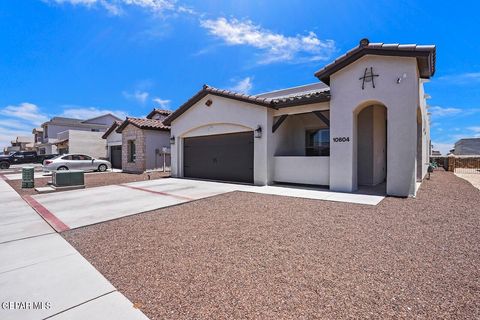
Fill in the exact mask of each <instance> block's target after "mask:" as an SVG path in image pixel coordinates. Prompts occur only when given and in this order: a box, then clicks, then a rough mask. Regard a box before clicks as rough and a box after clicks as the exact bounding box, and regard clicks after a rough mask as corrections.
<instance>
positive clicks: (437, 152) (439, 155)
mask: <svg viewBox="0 0 480 320" xmlns="http://www.w3.org/2000/svg"><path fill="white" fill-rule="evenodd" d="M431 156H432V157H441V156H442V153H441V152H440V151H438V150H432V154H431Z"/></svg>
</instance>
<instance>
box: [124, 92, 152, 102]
mask: <svg viewBox="0 0 480 320" xmlns="http://www.w3.org/2000/svg"><path fill="white" fill-rule="evenodd" d="M122 94H123V96H124V97H125V98H127V99H129V100H136V101H138V102H140V103H145V102H146V101H147V99H148V96H149V95H150V94H149V93H148V92H146V91H140V90H135V92H133V93H130V92H127V91H123V92H122Z"/></svg>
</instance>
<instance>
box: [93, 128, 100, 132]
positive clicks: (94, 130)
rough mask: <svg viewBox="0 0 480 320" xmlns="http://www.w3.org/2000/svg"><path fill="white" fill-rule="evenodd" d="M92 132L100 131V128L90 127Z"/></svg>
mask: <svg viewBox="0 0 480 320" xmlns="http://www.w3.org/2000/svg"><path fill="white" fill-rule="evenodd" d="M91 130H92V132H100V129H91Z"/></svg>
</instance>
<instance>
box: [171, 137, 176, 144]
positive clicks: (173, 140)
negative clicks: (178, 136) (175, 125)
mask: <svg viewBox="0 0 480 320" xmlns="http://www.w3.org/2000/svg"><path fill="white" fill-rule="evenodd" d="M170 144H175V136H171V137H170Z"/></svg>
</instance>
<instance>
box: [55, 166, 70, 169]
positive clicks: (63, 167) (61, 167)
mask: <svg viewBox="0 0 480 320" xmlns="http://www.w3.org/2000/svg"><path fill="white" fill-rule="evenodd" d="M57 170H68V168H67V167H65V166H60V167H58V168H57Z"/></svg>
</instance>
